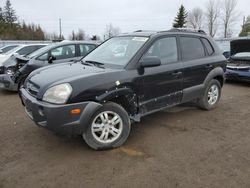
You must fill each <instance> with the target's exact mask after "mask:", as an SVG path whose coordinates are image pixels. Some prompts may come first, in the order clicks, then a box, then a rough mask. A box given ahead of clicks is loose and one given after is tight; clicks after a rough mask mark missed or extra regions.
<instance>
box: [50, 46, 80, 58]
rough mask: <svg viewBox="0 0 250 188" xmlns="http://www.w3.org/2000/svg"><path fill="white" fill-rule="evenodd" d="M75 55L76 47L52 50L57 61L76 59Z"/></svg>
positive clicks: (62, 47)
mask: <svg viewBox="0 0 250 188" xmlns="http://www.w3.org/2000/svg"><path fill="white" fill-rule="evenodd" d="M75 53H76V49H75V45H66V46H61V47H58V48H55V49H53V50H51V55H52V56H54V57H55V58H56V60H60V59H68V58H72V57H75Z"/></svg>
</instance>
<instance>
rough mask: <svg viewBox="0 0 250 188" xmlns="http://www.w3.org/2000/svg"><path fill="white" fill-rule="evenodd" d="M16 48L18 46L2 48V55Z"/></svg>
mask: <svg viewBox="0 0 250 188" xmlns="http://www.w3.org/2000/svg"><path fill="white" fill-rule="evenodd" d="M16 47H18V45H9V46H5V47H2V48H1V52H2V53H6V52H8V51H10V50H12V49H13V48H16Z"/></svg>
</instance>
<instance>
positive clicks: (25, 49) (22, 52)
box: [17, 46, 37, 55]
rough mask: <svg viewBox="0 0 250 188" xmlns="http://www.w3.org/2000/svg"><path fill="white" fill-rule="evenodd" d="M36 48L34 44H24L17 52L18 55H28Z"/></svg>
mask: <svg viewBox="0 0 250 188" xmlns="http://www.w3.org/2000/svg"><path fill="white" fill-rule="evenodd" d="M36 49H37V47H36V46H26V47H23V48H22V49H20V50H18V51H17V53H18V54H19V55H28V54H30V53H32V52H34V51H35V50H36Z"/></svg>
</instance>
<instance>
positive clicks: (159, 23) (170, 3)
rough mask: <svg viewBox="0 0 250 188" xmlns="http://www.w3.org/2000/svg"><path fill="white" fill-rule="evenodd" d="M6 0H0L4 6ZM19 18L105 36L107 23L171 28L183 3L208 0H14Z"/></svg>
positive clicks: (242, 8)
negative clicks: (60, 21) (80, 29)
mask: <svg viewBox="0 0 250 188" xmlns="http://www.w3.org/2000/svg"><path fill="white" fill-rule="evenodd" d="M4 1H5V0H0V2H1V6H3V4H4ZM249 1H250V0H238V5H237V10H238V12H239V13H240V16H239V18H238V19H237V21H238V22H237V24H235V27H234V34H235V35H236V34H238V32H239V28H240V25H241V24H242V19H243V15H246V16H247V15H250V9H249V5H250V2H249ZM11 2H12V4H13V7H14V8H15V9H16V11H17V14H18V16H19V19H20V20H22V19H24V20H25V21H26V22H34V23H37V24H40V25H41V26H42V27H43V28H44V29H45V30H46V31H48V32H57V33H59V26H58V25H59V24H58V19H59V18H61V19H62V30H63V34H64V36H65V37H68V36H69V34H70V33H71V31H72V30H77V29H78V28H82V29H83V30H85V32H86V33H87V34H89V35H93V34H98V35H100V36H102V35H103V33H104V31H105V27H106V25H107V24H109V23H112V24H113V25H114V26H119V27H120V29H121V31H122V32H131V31H135V30H138V29H145V30H166V29H169V28H171V26H172V22H173V19H174V17H175V16H176V12H177V10H178V8H179V6H180V5H181V4H182V3H183V4H184V6H185V7H186V9H187V10H191V9H193V8H195V7H201V8H203V9H204V7H205V4H206V0H175V1H174V0H123V1H121V0H90V1H87V0H85V1H84V0H21V1H20V0H11Z"/></svg>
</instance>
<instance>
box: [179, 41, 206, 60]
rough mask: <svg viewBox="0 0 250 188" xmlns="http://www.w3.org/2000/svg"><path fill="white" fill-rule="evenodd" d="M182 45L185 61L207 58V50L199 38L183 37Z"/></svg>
mask: <svg viewBox="0 0 250 188" xmlns="http://www.w3.org/2000/svg"><path fill="white" fill-rule="evenodd" d="M180 44H181V51H182V59H183V60H184V61H188V60H192V59H200V58H203V57H205V49H204V47H203V45H202V43H201V40H200V39H199V38H194V37H181V38H180Z"/></svg>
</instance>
